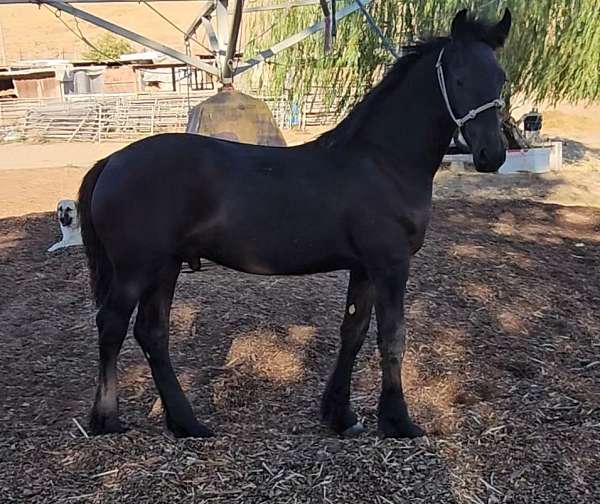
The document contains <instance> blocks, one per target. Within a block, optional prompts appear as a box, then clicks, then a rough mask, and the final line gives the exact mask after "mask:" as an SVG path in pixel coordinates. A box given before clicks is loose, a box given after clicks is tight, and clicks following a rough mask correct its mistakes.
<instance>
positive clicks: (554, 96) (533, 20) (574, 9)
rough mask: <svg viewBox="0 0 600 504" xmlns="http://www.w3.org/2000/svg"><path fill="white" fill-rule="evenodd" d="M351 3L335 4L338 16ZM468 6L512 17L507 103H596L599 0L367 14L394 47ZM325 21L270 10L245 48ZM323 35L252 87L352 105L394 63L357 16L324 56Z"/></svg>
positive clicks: (291, 52) (439, 28)
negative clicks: (320, 94) (523, 100)
mask: <svg viewBox="0 0 600 504" xmlns="http://www.w3.org/2000/svg"><path fill="white" fill-rule="evenodd" d="M350 1H351V0H337V3H338V10H339V9H340V8H341V7H342V6H343V5H346V4H347V3H349V2H350ZM464 7H467V8H469V9H471V10H472V11H473V12H475V13H477V14H478V15H481V16H484V17H488V18H491V19H493V18H495V17H497V16H499V15H500V14H501V13H502V11H503V9H504V8H505V7H508V8H510V9H511V11H512V14H513V28H512V30H511V34H510V37H509V40H508V42H507V44H506V46H505V48H504V49H502V50H501V52H500V60H501V62H502V64H503V66H504V68H505V69H506V71H507V74H508V77H509V83H508V85H507V87H506V89H505V93H506V96H505V98H506V99H507V102H508V103H509V104H510V100H511V98H512V97H514V96H516V95H520V96H524V97H526V98H527V99H528V100H532V101H534V102H542V101H550V102H558V101H570V102H578V101H582V100H594V99H596V98H598V97H600V1H598V0H536V1H535V2H533V1H531V0H492V1H490V0H471V1H464V0H373V1H372V2H371V3H370V4H369V6H368V10H369V12H370V13H371V15H372V16H373V18H374V19H375V20H376V22H377V24H378V25H379V27H380V28H381V30H382V31H383V33H384V34H385V36H386V37H388V38H389V39H390V40H392V41H393V42H394V43H395V44H397V45H398V46H401V45H402V44H403V43H406V42H408V41H410V40H414V39H418V38H422V37H426V36H429V35H432V34H440V33H445V32H447V31H448V29H449V24H450V22H451V20H452V18H453V16H454V14H455V13H456V12H457V11H458V10H460V9H461V8H464ZM321 17H322V12H321V9H320V7H319V6H313V7H302V8H296V9H293V10H287V9H286V10H282V11H275V13H269V15H264V16H261V17H257V18H254V19H251V20H249V21H248V25H247V26H246V29H249V30H250V31H251V33H256V34H258V36H257V38H256V39H255V40H254V41H250V43H249V44H248V46H247V47H246V49H245V53H246V55H248V56H250V55H252V53H253V52H256V51H257V50H259V49H260V48H264V47H265V46H268V45H270V44H272V43H274V42H277V41H279V40H282V39H283V38H285V37H287V36H289V35H291V34H293V33H295V32H297V31H299V30H301V29H303V28H305V27H306V26H307V25H309V24H311V23H313V22H315V21H316V20H318V19H320V18H321ZM323 36H324V35H323V33H322V32H321V33H319V34H317V35H313V36H312V37H310V38H308V39H305V41H304V42H303V43H301V44H298V45H296V46H294V47H292V48H290V49H288V50H286V51H284V52H282V53H280V54H279V55H277V56H276V57H275V58H273V60H271V62H270V63H269V64H268V68H267V72H265V73H264V75H267V76H268V78H263V79H259V80H258V81H256V82H255V85H256V84H257V85H258V87H259V90H260V91H261V92H263V93H269V94H271V95H276V96H277V95H283V94H287V95H288V97H289V98H292V99H295V100H297V99H300V98H301V97H302V96H303V95H305V94H306V93H309V92H314V91H315V90H322V91H323V94H324V95H325V97H326V98H329V99H332V100H333V99H335V100H336V102H337V103H338V104H340V105H342V106H343V105H344V104H348V103H349V102H353V101H354V100H355V99H356V97H358V96H361V95H362V94H364V93H365V92H366V91H367V90H368V89H370V88H371V87H372V86H373V85H374V84H375V83H376V82H377V80H379V78H380V77H381V74H382V72H383V71H384V70H385V68H386V66H387V65H389V64H391V63H392V62H393V57H392V56H391V54H390V53H389V52H388V51H387V50H386V49H384V47H383V45H382V43H381V41H380V39H379V38H378V36H377V35H376V34H375V32H374V31H373V30H372V29H371V28H370V26H369V24H368V23H367V22H366V20H365V18H364V16H363V15H362V14H361V13H360V11H357V12H355V13H354V14H351V15H350V16H348V17H347V18H345V19H343V20H342V21H340V22H339V23H338V33H337V37H336V39H335V41H334V46H333V49H332V50H331V51H330V52H329V53H325V51H324V40H323Z"/></svg>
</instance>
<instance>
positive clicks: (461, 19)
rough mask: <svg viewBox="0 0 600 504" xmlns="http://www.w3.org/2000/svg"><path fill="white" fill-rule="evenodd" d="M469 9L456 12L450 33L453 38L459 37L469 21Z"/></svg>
mask: <svg viewBox="0 0 600 504" xmlns="http://www.w3.org/2000/svg"><path fill="white" fill-rule="evenodd" d="M468 13H469V11H468V10H467V9H462V10H460V11H458V12H457V13H456V16H454V19H453V20H452V28H451V29H450V34H451V35H452V38H458V37H459V36H460V34H461V33H462V31H463V27H464V26H465V23H466V21H467V14H468Z"/></svg>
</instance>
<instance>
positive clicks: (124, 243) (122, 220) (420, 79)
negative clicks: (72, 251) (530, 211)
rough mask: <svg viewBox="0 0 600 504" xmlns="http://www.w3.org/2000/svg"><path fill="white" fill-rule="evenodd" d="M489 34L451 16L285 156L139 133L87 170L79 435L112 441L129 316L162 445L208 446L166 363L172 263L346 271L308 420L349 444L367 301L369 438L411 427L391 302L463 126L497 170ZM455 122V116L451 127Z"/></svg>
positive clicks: (499, 147)
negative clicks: (86, 329)
mask: <svg viewBox="0 0 600 504" xmlns="http://www.w3.org/2000/svg"><path fill="white" fill-rule="evenodd" d="M510 24H511V17H510V13H509V12H508V11H506V12H505V14H504V16H503V18H502V20H501V21H500V22H499V23H497V24H492V23H486V22H483V21H479V20H475V19H472V18H470V17H469V16H468V15H467V12H466V11H461V12H459V13H458V14H457V15H456V17H455V18H454V20H453V22H452V30H451V35H450V36H449V37H440V38H435V39H432V40H428V41H426V42H421V43H417V44H414V45H411V46H409V47H407V48H405V55H404V56H403V57H402V58H400V59H399V60H398V61H397V63H396V64H395V65H394V67H393V68H392V69H391V70H390V72H389V73H388V74H387V75H386V77H385V78H384V79H383V80H382V81H381V83H380V84H379V85H378V86H376V87H375V88H374V89H373V90H372V91H371V92H370V93H369V94H367V95H366V96H365V97H364V99H363V100H362V101H361V102H360V103H359V104H358V105H357V106H356V107H355V108H354V110H352V112H351V113H350V114H349V115H348V117H346V119H344V120H343V121H342V122H341V123H340V124H339V125H338V126H337V127H336V128H335V129H333V130H331V131H329V132H327V133H325V134H324V135H322V136H320V137H319V138H317V139H316V140H314V141H312V142H309V143H307V144H305V145H301V146H297V147H291V148H276V147H262V146H255V145H244V144H238V143H234V142H228V141H224V140H217V139H213V138H207V137H202V136H197V135H188V134H165V135H158V136H154V137H150V138H147V139H144V140H141V141H139V142H136V143H134V144H132V145H130V146H128V147H126V148H124V149H123V150H120V151H118V152H116V153H114V154H112V155H111V156H109V157H108V158H106V159H104V160H101V161H99V162H98V163H96V165H95V166H94V167H93V168H92V169H91V170H90V171H89V172H88V173H87V174H86V176H85V178H84V180H83V182H82V185H81V188H80V191H79V210H80V214H81V224H82V235H83V241H84V244H85V250H86V254H87V257H88V262H89V266H90V274H91V283H92V287H93V291H94V294H95V298H96V301H97V304H98V306H99V307H100V310H99V312H98V316H97V324H98V331H99V347H100V361H99V380H98V389H97V393H96V398H95V402H94V406H93V408H92V412H91V418H90V428H91V430H92V432H93V433H95V434H103V433H110V432H120V431H121V430H122V427H121V424H120V422H119V418H118V406H117V367H116V364H117V356H118V354H119V350H120V348H121V344H122V342H123V339H124V338H125V335H126V332H127V326H128V323H129V319H130V317H131V315H132V313H133V311H134V309H135V307H136V306H137V307H138V313H137V318H136V321H135V328H134V335H135V338H136V340H137V341H138V342H139V344H140V346H141V348H142V349H143V351H144V354H145V356H146V358H147V360H148V363H149V365H150V367H151V369H152V375H153V377H154V381H155V383H156V387H157V388H158V391H159V393H160V397H161V399H162V403H163V405H164V408H165V411H166V423H167V426H168V428H169V429H170V430H171V431H172V432H173V433H174V434H175V435H176V436H181V437H183V436H209V435H210V434H211V432H210V431H209V430H208V429H207V428H206V427H205V426H203V425H202V424H201V423H199V422H198V421H197V420H196V418H195V416H194V413H193V412H192V408H191V406H190V404H189V402H188V401H187V399H186V397H185V395H184V393H183V391H182V390H181V387H180V385H179V382H178V380H177V377H176V376H175V372H174V371H173V367H172V365H171V362H170V358H169V344H168V341H169V334H168V330H169V313H170V308H171V303H172V299H173V292H174V289H175V284H176V282H177V278H178V275H179V272H180V267H181V264H182V263H183V262H186V261H187V262H191V263H192V264H195V265H198V258H206V259H209V260H211V261H214V262H215V263H218V264H221V265H223V266H226V267H229V268H233V269H235V270H238V271H243V272H248V273H255V274H260V275H303V274H310V273H318V272H326V271H334V270H349V271H350V284H349V286H348V297H347V302H346V310H345V316H344V321H343V324H342V327H341V350H340V353H339V356H338V360H337V363H336V366H335V369H334V371H333V373H332V375H331V378H330V379H329V382H328V385H327V388H326V390H325V393H324V395H323V400H322V419H323V421H324V422H325V423H326V424H327V425H329V426H330V427H331V428H332V429H333V430H334V431H335V432H337V433H339V434H343V435H352V434H356V433H358V432H360V431H361V430H362V426H361V425H360V423H359V422H358V421H357V417H356V415H355V414H354V413H353V412H352V411H351V409H350V406H349V396H350V381H351V375H352V367H353V364H354V360H355V357H356V355H357V353H358V351H359V350H360V348H361V345H362V343H363V340H364V338H365V335H366V333H367V329H368V327H369V321H370V318H371V311H372V308H373V305H375V310H376V314H377V325H378V344H379V348H380V351H381V367H382V376H383V384H382V391H381V397H380V403H379V412H378V413H379V428H380V429H381V431H383V433H384V434H385V435H387V436H396V437H415V436H420V435H423V431H422V430H421V429H420V428H419V427H418V426H417V425H415V424H414V423H413V422H412V421H411V419H410V417H409V414H408V410H407V406H406V402H405V399H404V395H403V391H402V382H401V366H402V358H403V354H404V347H405V337H404V332H405V330H404V293H405V287H406V281H407V279H408V274H409V263H410V258H411V255H412V254H414V253H415V252H417V251H418V250H419V249H420V247H421V245H422V244H423V240H424V236H425V230H426V228H427V225H428V222H429V218H430V212H431V200H432V181H433V177H434V175H435V173H436V171H437V169H438V167H439V165H440V162H441V160H442V157H443V155H444V153H445V152H446V149H447V147H448V144H449V142H450V139H451V137H452V134H453V132H454V131H455V130H456V128H457V125H458V127H461V128H462V132H463V135H464V137H465V139H466V140H467V142H468V143H469V146H470V148H471V151H472V152H473V156H474V160H475V164H476V167H477V169H478V170H479V171H481V172H494V171H496V170H497V169H498V168H499V167H500V166H501V165H502V163H503V162H504V159H505V149H504V146H503V142H502V138H501V133H500V122H499V115H498V111H497V110H496V109H497V108H498V107H499V106H501V100H499V98H498V97H499V95H500V92H501V89H502V86H503V84H504V81H505V75H504V72H503V71H502V69H501V68H500V66H499V65H498V63H497V61H496V58H495V55H494V50H495V49H496V48H497V47H499V46H501V45H502V44H503V42H504V40H505V38H506V37H507V35H508V32H509V29H510ZM458 117H462V118H458Z"/></svg>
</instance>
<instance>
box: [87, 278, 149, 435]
mask: <svg viewBox="0 0 600 504" xmlns="http://www.w3.org/2000/svg"><path fill="white" fill-rule="evenodd" d="M139 290H140V289H139V285H138V284H137V283H135V282H133V281H131V282H123V281H119V280H118V279H117V278H116V277H113V280H112V283H111V286H110V290H109V293H108V295H107V297H106V299H105V301H104V303H103V304H102V307H101V308H100V311H99V312H98V315H97V316H96V324H97V326H98V336H99V338H98V344H99V353H100V356H99V357H100V359H99V366H98V387H97V389H96V398H95V401H94V406H93V407H92V411H91V414H90V430H91V431H92V433H93V434H109V433H113V432H122V431H123V430H124V429H123V428H122V426H121V423H120V421H119V411H118V397H117V357H118V355H119V351H120V350H121V345H122V344H123V340H124V339H125V335H126V334H127V326H128V325H129V319H130V318H131V314H132V313H133V310H134V308H135V305H136V303H137V300H138V297H137V294H136V292H138V291H139Z"/></svg>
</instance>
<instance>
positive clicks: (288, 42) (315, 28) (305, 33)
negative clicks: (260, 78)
mask: <svg viewBox="0 0 600 504" xmlns="http://www.w3.org/2000/svg"><path fill="white" fill-rule="evenodd" d="M370 3H371V0H365V1H364V2H363V6H366V5H369V4H370ZM360 8H361V7H360V6H359V5H358V4H357V3H356V2H353V3H351V4H350V5H346V7H344V8H343V9H342V10H339V11H337V12H336V15H335V19H336V21H339V20H340V19H343V18H345V17H346V16H348V15H350V14H352V13H353V12H356V11H357V10H359V9H360ZM324 28H325V20H324V19H323V20H321V21H318V22H316V23H314V24H313V25H311V26H309V27H308V28H306V29H304V30H302V31H301V32H298V33H296V34H295V35H292V36H291V37H288V38H287V39H285V40H282V41H281V42H279V43H277V44H275V45H274V46H272V47H270V48H268V49H265V50H264V51H261V52H260V53H259V54H258V55H257V56H256V57H255V58H252V59H250V60H248V61H245V62H244V63H242V64H240V66H239V67H238V68H237V70H236V71H235V72H234V75H239V74H241V73H243V72H245V71H247V70H250V69H251V68H252V67H254V66H256V65H258V64H259V63H262V62H263V61H266V60H267V59H268V58H270V57H271V56H274V55H275V54H277V53H280V52H281V51H283V50H285V49H287V48H288V47H291V46H293V45H295V44H297V43H298V42H301V41H302V40H304V39H305V38H306V37H310V36H311V35H312V34H314V33H317V32H319V31H321V30H323V29H324Z"/></svg>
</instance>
